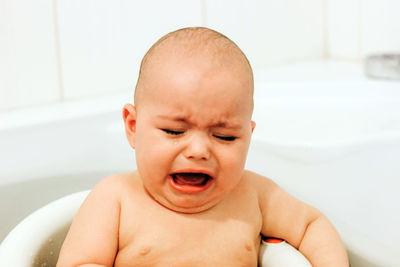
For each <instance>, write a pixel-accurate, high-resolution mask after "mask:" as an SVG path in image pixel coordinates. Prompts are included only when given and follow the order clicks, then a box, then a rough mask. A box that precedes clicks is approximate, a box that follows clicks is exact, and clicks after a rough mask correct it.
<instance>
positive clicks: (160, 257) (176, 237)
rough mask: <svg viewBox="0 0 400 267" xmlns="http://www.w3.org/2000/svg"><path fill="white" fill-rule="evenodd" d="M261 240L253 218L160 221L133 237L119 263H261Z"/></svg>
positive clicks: (178, 264)
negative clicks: (244, 220) (259, 255)
mask: <svg viewBox="0 0 400 267" xmlns="http://www.w3.org/2000/svg"><path fill="white" fill-rule="evenodd" d="M259 242H260V239H259V234H258V232H257V229H255V228H254V226H253V225H252V224H251V223H249V222H243V221H236V220H227V221H221V222H218V221H212V220H211V221H196V220H193V221H192V222H191V221H190V220H183V221H180V220H176V221H175V222H173V221H159V222H157V223H152V224H150V223H148V224H147V225H143V227H142V229H141V231H139V232H136V233H135V234H134V236H132V237H131V238H130V242H129V243H127V244H126V245H125V246H124V247H123V248H121V250H120V251H119V253H118V255H117V258H116V262H115V266H257V255H258V248H259Z"/></svg>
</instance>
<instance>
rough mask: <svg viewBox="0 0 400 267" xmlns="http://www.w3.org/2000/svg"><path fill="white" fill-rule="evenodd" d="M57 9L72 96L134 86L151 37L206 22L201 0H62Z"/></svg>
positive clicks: (66, 81)
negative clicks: (202, 21) (203, 20)
mask: <svg viewBox="0 0 400 267" xmlns="http://www.w3.org/2000/svg"><path fill="white" fill-rule="evenodd" d="M58 13H59V25H60V40H61V55H62V57H61V61H62V72H63V81H64V92H65V97H66V98H67V99H70V98H76V97H82V96H89V95H98V94H104V93H108V92H115V91H121V90H131V91H132V90H133V87H134V85H135V83H136V79H137V74H138V69H139V64H140V60H141V58H142V57H143V55H144V53H145V52H146V51H147V49H148V48H149V47H150V46H151V44H152V43H154V42H155V41H156V40H157V39H158V38H160V37H161V36H162V35H164V34H165V33H167V32H169V31H172V30H175V29H177V28H181V27H185V26H198V25H200V24H201V1H200V0H197V1H186V0H169V1H156V0H149V1H130V0H119V1H115V0H90V1H81V0H60V1H59V4H58ZM132 92H133V91H132Z"/></svg>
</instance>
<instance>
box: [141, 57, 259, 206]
mask: <svg viewBox="0 0 400 267" xmlns="http://www.w3.org/2000/svg"><path fill="white" fill-rule="evenodd" d="M160 62H162V64H154V65H155V66H153V67H152V68H151V70H149V74H148V77H149V78H147V79H146V81H145V82H144V84H143V86H144V87H145V89H144V90H143V93H142V96H141V99H140V104H139V105H138V107H137V110H136V111H137V113H136V132H135V138H134V139H135V140H134V143H135V144H134V147H135V150H136V161H137V166H138V170H139V173H140V176H141V178H142V181H143V184H144V186H145V188H146V190H147V192H148V193H149V194H150V195H151V196H152V197H153V198H154V199H155V200H156V201H157V202H159V203H160V204H162V205H163V206H165V207H167V208H169V209H172V210H175V211H179V212H185V213H195V212H200V211H203V210H206V209H209V208H211V207H212V206H214V205H216V204H217V203H218V202H219V201H221V199H222V198H223V197H224V196H226V195H227V194H229V192H230V191H232V190H233V189H234V188H235V186H237V185H238V183H239V181H240V179H241V177H242V175H243V169H244V165H245V161H246V156H247V151H248V147H249V142H250V137H251V134H252V130H253V128H254V123H253V122H252V121H251V113H252V107H251V98H252V95H251V88H249V86H252V85H251V83H250V82H249V79H248V74H247V72H245V71H244V70H243V69H241V68H239V67H237V68H235V67H234V66H231V68H229V69H228V68H227V67H225V68H221V67H215V66H210V65H209V63H207V62H202V61H201V59H190V60H187V61H185V62H184V63H182V62H179V63H178V62H174V60H172V59H171V58H168V59H164V60H163V59H162V58H161V59H160Z"/></svg>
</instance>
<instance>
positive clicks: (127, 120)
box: [122, 104, 136, 149]
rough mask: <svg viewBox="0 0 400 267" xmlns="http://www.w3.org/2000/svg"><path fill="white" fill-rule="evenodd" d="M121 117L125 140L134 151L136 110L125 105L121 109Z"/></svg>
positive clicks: (131, 106)
mask: <svg viewBox="0 0 400 267" xmlns="http://www.w3.org/2000/svg"><path fill="white" fill-rule="evenodd" d="M122 117H123V119H124V124H125V134H126V138H127V139H128V142H129V144H130V145H131V147H132V148H133V149H135V135H136V108H135V107H134V106H133V105H131V104H126V105H125V106H124V108H123V109H122Z"/></svg>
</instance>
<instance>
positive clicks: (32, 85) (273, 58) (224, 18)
mask: <svg viewBox="0 0 400 267" xmlns="http://www.w3.org/2000/svg"><path fill="white" fill-rule="evenodd" d="M399 10H400V1H398V0H379V1H378V0H302V1H297V0H248V1H239V0H191V1H188V0H169V1H161V0H158V1H157V0H148V1H135V0H36V1H31V0H0V113H6V112H9V111H14V110H17V109H21V108H24V107H38V106H40V105H46V104H51V103H60V102H66V101H75V100H77V99H84V98H92V97H97V96H105V95H112V94H115V93H124V92H126V94H129V95H132V92H133V88H134V85H135V82H136V78H137V74H138V69H139V64H140V60H141V58H142V57H143V55H144V53H145V52H146V50H147V49H148V48H149V47H150V45H151V44H152V43H154V42H155V41H156V40H157V39H158V38H160V37H161V36H162V35H164V34H166V33H167V32H170V31H172V30H175V29H178V28H181V27H187V26H207V27H210V28H213V29H215V30H218V31H220V32H222V33H224V34H225V35H227V36H228V37H230V38H231V39H232V40H234V41H235V42H236V43H237V44H238V45H239V46H240V47H241V48H242V49H243V51H244V52H245V53H246V54H247V56H248V58H249V59H250V61H251V63H252V65H253V68H254V69H255V70H262V69H273V68H279V67H280V66H283V65H287V64H297V63H299V62H303V61H307V62H310V61H311V62H312V61H321V60H323V61H341V62H344V61H345V62H351V63H354V64H361V62H362V59H363V58H364V57H365V56H366V55H368V54H371V53H380V52H396V51H397V52H398V51H400V34H399V33H400V16H399Z"/></svg>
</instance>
